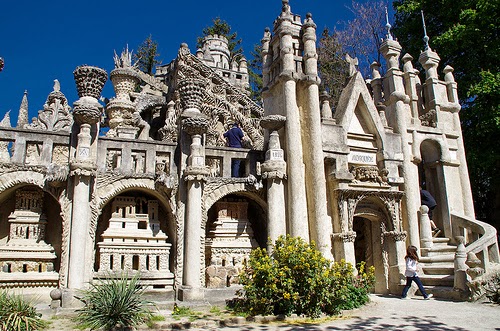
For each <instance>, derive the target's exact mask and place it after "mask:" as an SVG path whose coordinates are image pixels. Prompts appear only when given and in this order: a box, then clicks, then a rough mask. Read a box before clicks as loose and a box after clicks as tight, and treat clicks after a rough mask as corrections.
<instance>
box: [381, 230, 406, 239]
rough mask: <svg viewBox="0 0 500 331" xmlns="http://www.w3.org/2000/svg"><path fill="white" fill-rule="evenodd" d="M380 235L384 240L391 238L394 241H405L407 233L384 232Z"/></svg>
mask: <svg viewBox="0 0 500 331" xmlns="http://www.w3.org/2000/svg"><path fill="white" fill-rule="evenodd" d="M382 235H383V236H384V238H391V239H392V240H394V241H405V240H406V237H407V236H408V233H407V232H406V231H386V232H383V233H382Z"/></svg>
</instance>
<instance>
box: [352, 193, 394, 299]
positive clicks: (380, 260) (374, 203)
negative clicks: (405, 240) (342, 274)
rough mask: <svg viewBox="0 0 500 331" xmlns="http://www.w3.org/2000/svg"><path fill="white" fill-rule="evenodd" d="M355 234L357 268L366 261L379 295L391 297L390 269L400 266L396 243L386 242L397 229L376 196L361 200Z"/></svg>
mask: <svg viewBox="0 0 500 331" xmlns="http://www.w3.org/2000/svg"><path fill="white" fill-rule="evenodd" d="M352 230H353V231H354V232H355V233H356V238H355V240H354V255H355V260H356V265H358V264H359V263H360V262H362V261H364V262H366V266H367V267H371V266H373V267H374V268H375V289H374V290H375V292H376V293H388V292H389V272H390V266H391V265H394V264H395V262H396V260H395V255H394V252H395V250H396V247H395V245H394V242H393V241H392V242H391V241H388V240H386V238H385V234H386V233H387V232H388V231H392V230H393V225H392V222H391V216H390V213H389V211H388V209H387V207H386V205H385V204H384V203H383V201H381V200H379V199H378V198H377V197H374V196H371V197H366V198H363V199H361V200H360V201H359V202H358V204H357V205H356V208H355V210H354V214H353V223H352ZM391 259H393V260H394V261H391ZM396 264H397V263H396Z"/></svg>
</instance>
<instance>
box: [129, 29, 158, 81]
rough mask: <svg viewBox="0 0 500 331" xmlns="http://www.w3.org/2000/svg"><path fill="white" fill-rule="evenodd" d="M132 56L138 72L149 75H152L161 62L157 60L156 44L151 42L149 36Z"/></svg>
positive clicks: (151, 39)
mask: <svg viewBox="0 0 500 331" xmlns="http://www.w3.org/2000/svg"><path fill="white" fill-rule="evenodd" d="M133 56H134V62H136V63H137V67H138V68H139V70H141V71H142V72H145V73H147V74H150V75H152V74H153V69H154V68H155V67H156V65H158V64H161V60H158V57H159V56H160V53H158V43H157V42H156V41H154V40H153V38H152V36H151V35H149V37H147V38H146V40H144V41H143V42H142V44H141V45H140V46H139V48H138V49H137V51H136V53H135V54H134V55H133Z"/></svg>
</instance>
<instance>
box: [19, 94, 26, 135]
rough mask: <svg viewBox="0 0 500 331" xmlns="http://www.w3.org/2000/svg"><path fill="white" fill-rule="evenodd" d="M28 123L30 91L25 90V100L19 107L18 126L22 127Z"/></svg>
mask: <svg viewBox="0 0 500 331" xmlns="http://www.w3.org/2000/svg"><path fill="white" fill-rule="evenodd" d="M27 124H28V91H24V95H23V100H22V101H21V106H20V107H19V115H18V117H17V127H18V128H20V129H22V128H23V127H24V126H25V125H27Z"/></svg>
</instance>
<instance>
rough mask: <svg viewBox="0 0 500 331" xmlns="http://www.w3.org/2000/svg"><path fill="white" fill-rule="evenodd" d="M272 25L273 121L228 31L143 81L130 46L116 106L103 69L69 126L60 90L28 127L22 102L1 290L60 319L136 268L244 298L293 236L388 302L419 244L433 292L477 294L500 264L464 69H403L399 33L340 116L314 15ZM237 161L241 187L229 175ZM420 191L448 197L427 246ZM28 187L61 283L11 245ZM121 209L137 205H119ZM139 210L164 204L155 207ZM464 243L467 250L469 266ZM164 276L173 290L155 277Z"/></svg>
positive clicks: (193, 292) (11, 158)
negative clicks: (326, 87) (461, 100)
mask: <svg viewBox="0 0 500 331" xmlns="http://www.w3.org/2000/svg"><path fill="white" fill-rule="evenodd" d="M274 24H275V25H274V27H273V29H272V31H273V32H272V33H271V30H269V29H268V30H266V31H265V32H264V38H263V39H262V46H263V50H262V51H263V53H262V55H263V82H264V93H263V99H264V104H265V109H263V108H262V107H260V106H259V105H257V104H256V103H254V102H253V101H252V100H251V99H250V98H249V97H248V95H247V94H246V92H244V91H243V90H242V87H243V88H244V87H245V86H246V84H247V79H248V76H247V73H248V72H247V69H246V60H244V59H240V60H239V61H238V62H233V63H229V56H228V50H227V40H224V38H223V37H221V36H209V37H207V39H206V40H205V43H204V45H205V46H204V47H203V49H201V50H199V51H197V52H196V54H191V52H190V50H189V48H188V47H187V45H186V44H182V45H181V47H180V49H179V52H178V56H177V57H176V58H175V59H174V60H173V61H172V62H170V63H169V64H167V65H162V66H159V67H158V68H157V70H156V75H155V76H151V75H147V74H145V73H143V72H139V71H138V70H137V69H136V68H134V67H133V66H132V64H131V61H130V58H131V53H130V52H128V50H124V52H122V54H121V55H120V56H117V55H115V58H114V60H115V66H116V67H115V69H114V70H113V71H112V72H111V74H110V76H111V80H112V83H113V86H114V88H115V93H116V97H114V98H111V100H109V102H108V103H106V104H105V105H104V106H103V105H101V104H100V103H99V101H98V100H99V97H100V92H101V90H102V87H103V85H104V83H105V82H106V79H107V74H106V72H105V71H104V70H102V69H99V68H96V67H92V66H81V67H78V68H77V69H76V70H75V73H74V74H75V81H76V84H77V88H78V92H79V96H80V99H79V100H76V101H75V103H74V109H73V112H72V113H71V108H70V107H69V106H68V101H67V100H66V98H65V97H64V95H63V94H62V92H61V91H60V86H59V84H58V83H56V84H55V85H54V91H52V92H51V93H50V94H49V96H48V97H47V101H46V103H45V105H44V106H43V110H42V111H40V112H39V114H38V117H37V118H36V119H34V120H33V121H32V123H27V117H26V116H27V109H28V108H27V107H28V100H27V94H26V95H25V96H24V97H23V100H22V104H21V111H20V115H19V118H18V121H17V123H18V125H17V127H16V128H13V127H12V125H11V123H10V117H9V114H6V115H5V116H4V117H3V120H2V121H1V122H0V133H1V137H2V139H1V141H0V161H1V163H0V201H2V203H3V205H2V210H1V211H0V260H1V261H3V262H2V263H3V265H2V269H1V270H2V271H1V272H0V274H1V276H2V277H4V276H5V277H6V278H5V279H7V280H6V281H4V282H3V283H2V284H4V285H2V286H8V287H16V286H17V287H24V288H29V287H34V286H38V285H37V284H40V283H42V284H45V283H47V285H46V286H49V290H52V289H53V288H54V287H55V285H54V282H57V286H58V287H60V288H61V289H64V294H63V295H62V297H61V301H62V302H61V303H62V305H63V306H65V305H70V304H71V302H72V300H71V293H74V292H75V291H76V290H78V289H80V288H82V287H85V284H86V283H87V282H89V281H92V279H94V277H97V276H101V277H103V271H104V270H119V271H122V270H123V271H127V272H128V271H130V272H134V271H138V270H140V271H141V273H144V275H143V276H142V278H141V281H142V282H143V284H147V285H148V286H150V287H152V288H153V289H154V288H158V287H161V288H163V289H166V290H167V291H168V292H169V293H170V294H169V295H172V296H173V295H174V294H173V293H174V292H175V294H176V295H178V298H180V299H184V300H202V299H203V298H204V295H205V293H211V292H210V291H212V289H210V288H218V289H219V290H220V291H224V290H227V289H228V287H229V289H231V288H233V285H236V283H237V282H238V277H237V273H238V272H239V271H240V270H241V269H242V265H243V262H244V261H245V259H247V258H248V255H249V253H250V251H251V250H252V249H254V248H255V247H266V245H267V238H268V237H271V238H273V239H274V238H276V237H277V236H279V235H281V234H290V235H294V236H302V237H303V238H304V239H305V240H307V241H312V240H314V241H315V242H316V244H317V245H318V248H319V250H320V251H321V252H322V253H323V255H324V256H325V257H328V258H330V259H334V260H339V259H346V260H347V261H348V262H351V263H353V264H355V263H358V262H360V261H362V260H363V261H366V262H367V264H368V265H373V266H375V268H376V285H375V291H376V292H378V293H398V292H399V291H400V290H401V284H402V282H403V281H404V277H403V271H404V256H405V247H406V246H407V245H409V244H412V245H415V246H417V247H420V245H421V243H422V248H423V251H422V264H423V275H422V279H423V281H424V283H425V284H426V285H434V286H444V287H443V288H441V289H432V290H431V291H434V293H436V294H437V293H444V294H443V295H446V293H453V280H454V275H455V274H460V275H461V276H460V277H461V278H460V280H459V282H457V285H458V284H460V286H459V287H458V288H459V289H460V290H461V292H467V291H468V289H469V290H470V291H474V290H475V287H474V284H472V283H471V282H470V277H473V276H474V277H477V276H478V275H479V274H480V273H483V272H484V273H485V274H488V272H489V271H490V270H491V269H492V268H493V267H494V265H495V264H496V263H498V262H499V254H498V244H497V237H496V232H495V230H494V229H493V228H492V227H490V226H489V225H487V224H484V223H481V222H478V221H476V220H475V218H474V210H473V203H472V194H471V191H470V183H469V177H468V170H467V164H466V159H465V150H464V146H463V141H462V134H461V127H460V118H459V110H460V104H458V96H457V87H456V82H455V80H454V78H453V69H452V68H451V67H449V66H447V67H446V68H444V70H443V73H444V79H441V78H440V75H439V72H438V70H437V69H438V66H439V56H438V54H437V52H435V51H433V50H431V49H430V48H429V49H426V50H425V51H424V52H422V54H420V56H419V62H420V63H421V64H422V66H423V67H424V69H425V74H426V76H425V77H421V78H420V77H419V74H418V72H417V71H416V70H415V68H414V64H413V63H412V61H413V58H412V57H411V56H410V55H408V54H406V55H404V56H403V57H402V58H401V60H402V63H400V56H401V49H402V47H401V45H399V43H398V42H397V41H396V40H394V39H393V38H389V36H390V33H388V37H387V38H386V39H385V40H384V41H383V43H382V45H381V53H382V55H383V56H384V58H385V59H386V63H387V67H386V68H384V70H381V68H380V65H378V64H373V65H372V79H371V81H370V82H369V84H370V86H371V89H368V87H367V81H365V79H364V78H363V77H362V75H361V73H359V72H357V71H356V70H355V63H356V59H352V58H351V59H350V60H349V62H350V66H351V76H350V78H349V81H348V83H347V85H346V87H345V88H344V89H343V91H342V93H341V96H340V100H339V103H338V105H337V108H336V111H335V113H332V109H330V107H329V105H328V103H327V102H325V95H324V93H322V92H320V91H319V78H318V75H317V61H316V49H315V45H316V38H317V37H316V35H317V31H316V25H315V24H314V21H313V18H312V16H311V15H307V16H306V19H305V20H303V21H302V19H301V17H300V16H299V15H295V14H293V13H292V11H291V6H290V4H289V1H283V7H282V11H281V13H279V17H278V18H277V19H276V21H275V22H274ZM381 71H383V72H385V75H384V76H382V75H381ZM238 75H241V77H240V76H238ZM138 86H140V91H139V90H137V87H138ZM104 113H105V114H106V115H107V119H104V120H102V114H104ZM71 117H73V118H74V120H75V122H76V123H75V124H73V122H72V121H73V119H72V118H71ZM236 121H238V122H241V124H242V130H243V131H244V134H245V141H244V147H243V148H229V147H226V146H225V141H224V139H223V138H222V137H221V135H222V133H223V132H225V131H226V130H227V129H228V127H229V126H230V125H231V124H232V123H234V122H236ZM98 122H99V125H100V126H101V127H107V128H109V131H108V133H107V134H106V136H99V134H98V127H99V125H98V124H97V123H98ZM234 159H238V160H240V161H241V168H242V176H243V177H241V178H240V177H238V178H231V175H230V174H231V162H232V160H234ZM424 182H425V184H426V188H427V190H429V191H430V192H431V193H432V194H433V196H434V197H435V198H436V200H437V202H438V206H437V207H436V209H435V210H434V211H433V221H434V222H435V223H436V225H437V226H438V227H439V228H440V229H441V230H442V232H441V237H439V238H431V237H430V236H429V233H428V232H429V231H428V225H429V224H428V222H429V218H428V215H427V214H426V213H423V212H420V196H419V184H423V183H424ZM34 189H38V190H43V192H44V199H43V202H42V206H41V212H40V214H39V215H42V214H46V215H47V223H46V226H47V229H50V231H48V230H47V231H46V233H45V237H44V238H43V239H40V238H41V237H40V238H39V239H40V242H39V243H38V244H37V245H38V246H37V247H38V248H37V249H39V250H41V248H40V247H41V246H43V245H44V244H43V243H42V241H43V242H44V243H45V244H46V246H44V247H52V248H53V249H51V250H50V254H51V255H50V259H49V258H47V259H46V260H47V262H43V263H46V265H47V266H48V265H49V262H48V260H51V261H52V260H53V262H52V263H53V266H54V270H53V271H51V275H56V278H55V280H54V281H52V283H50V282H49V281H45V280H40V279H38V278H37V277H36V276H35V274H38V273H39V272H35V269H36V263H40V262H39V261H38V260H37V259H30V258H27V257H26V258H25V257H23V258H22V259H18V257H19V252H14V251H12V250H9V249H8V248H7V247H8V246H9V243H11V242H12V241H13V240H16V239H15V236H16V234H15V233H14V234H13V233H11V231H10V228H11V225H12V224H15V221H21V220H22V219H23V218H22V217H18V216H19V215H18V214H19V211H18V208H17V207H16V204H17V203H18V201H17V200H18V199H20V198H18V197H17V196H16V194H15V192H16V190H26V191H33V190H34ZM122 199H125V200H126V199H132V200H130V201H129V203H128V204H127V206H121V207H119V208H118V205H117V202H118V201H122ZM127 201H128V200H127ZM141 201H147V204H148V205H151V206H158V209H156V208H152V209H147V211H144V209H143V207H142V206H143V205H144V204H141V203H140V202H141ZM229 202H231V203H232V202H237V203H236V204H237V205H238V206H239V207H238V208H237V210H238V213H237V215H236V214H234V215H233V214H231V215H222V214H220V212H221V211H222V210H229V209H231V208H229V207H228V208H226V207H227V206H226V207H224V208H222V207H221V206H222V205H224V204H226V205H227V203H229ZM122 207H123V208H122ZM120 208H122V209H123V210H126V212H124V213H123V214H120V212H119V210H121V209H120ZM240 208H241V209H240ZM151 210H155V211H151ZM9 215H12V217H9ZM134 215H135V216H134ZM14 216H15V217H14ZM42 219H43V218H41V216H40V218H39V221H37V222H38V223H36V222H35V223H36V224H39V223H40V222H41V223H40V224H42V223H43V221H41V220H42ZM35 223H33V224H35ZM16 224H21V223H16ZM144 224H146V228H145V229H144V228H141V227H143V226H144ZM120 225H121V226H122V227H120ZM157 226H159V227H160V230H158V229H157ZM40 228H41V227H40ZM157 230H158V231H157ZM146 232H147V234H146ZM456 237H461V238H463V246H465V247H463V246H460V252H459V254H457V256H458V257H459V258H460V261H458V262H460V263H457V268H456V269H457V270H455V268H454V263H455V257H454V255H455V251H456V249H457V247H456V239H455V238H456ZM26 240H27V239H26ZM461 240H462V239H461ZM40 245H41V246H40ZM28 246H30V247H31V246H33V245H31V243H30V244H29V245H28ZM35 246H36V245H35ZM108 248H109V249H108ZM30 249H31V248H30ZM34 251H36V250H33V252H34ZM113 254H114V255H113ZM111 255H113V258H112V259H111ZM472 255H474V256H472ZM115 256H116V257H115ZM465 256H469V257H470V261H469V262H470V263H469V264H467V263H465V264H464V263H463V260H464V257H465ZM14 260H15V261H24V262H22V268H23V269H26V272H25V273H22V275H21V274H18V273H16V272H12V270H13V269H12V268H13V266H14V269H15V268H18V264H17V262H16V263H14V262H12V263H11V262H8V263H10V269H9V266H8V263H6V262H4V261H14ZM38 265H39V267H38V268H39V270H40V264H38ZM155 266H156V267H157V268H156V269H158V270H160V269H161V273H162V274H164V275H167V276H166V279H167V280H166V279H165V277H163V278H161V277H160V278H158V277H156V278H155V272H156V271H158V270H155V269H154V267H155ZM19 268H21V267H19ZM467 268H468V269H467ZM45 269H50V268H48V267H47V268H45V267H44V266H43V265H42V267H41V270H44V271H43V272H42V273H44V272H45ZM9 270H10V272H9ZM47 272H48V271H47ZM467 276H468V278H467ZM23 277H24V278H26V279H24V278H23ZM2 279H4V278H2ZM49 283H50V284H49ZM464 283H465V284H464ZM209 290H210V291H209Z"/></svg>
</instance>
